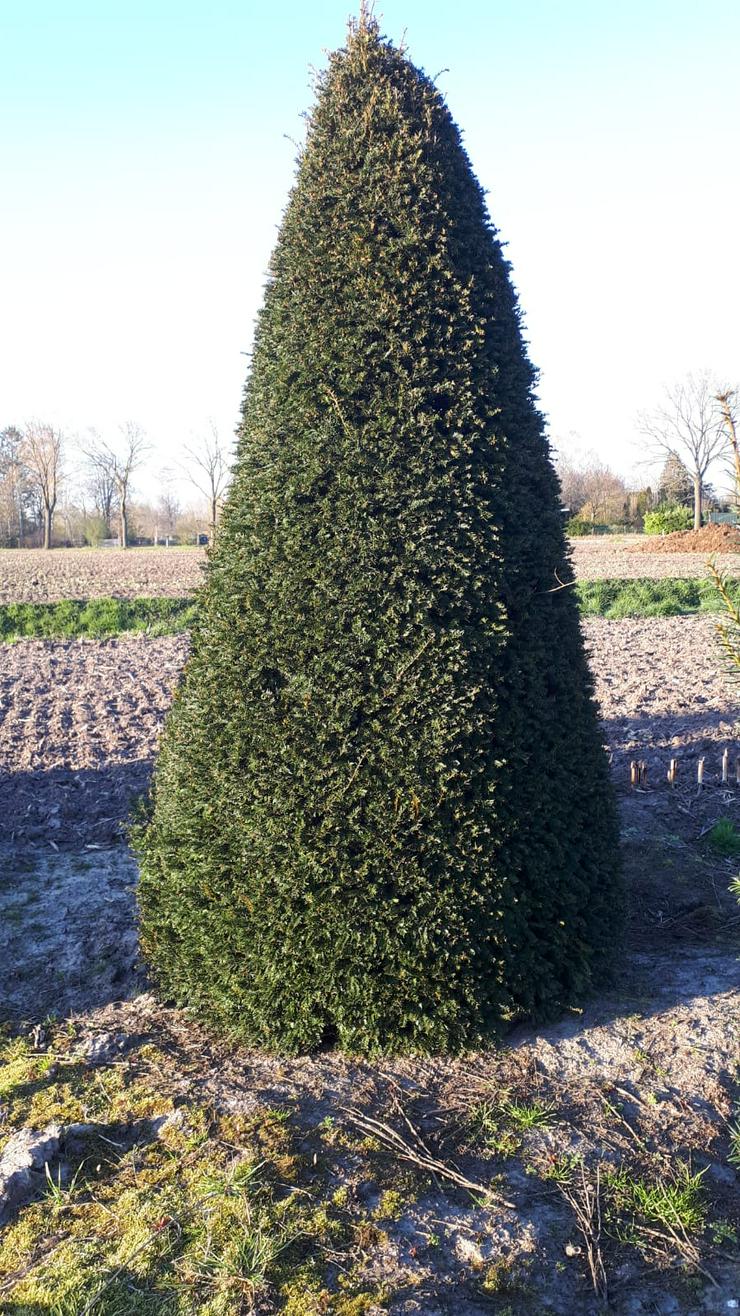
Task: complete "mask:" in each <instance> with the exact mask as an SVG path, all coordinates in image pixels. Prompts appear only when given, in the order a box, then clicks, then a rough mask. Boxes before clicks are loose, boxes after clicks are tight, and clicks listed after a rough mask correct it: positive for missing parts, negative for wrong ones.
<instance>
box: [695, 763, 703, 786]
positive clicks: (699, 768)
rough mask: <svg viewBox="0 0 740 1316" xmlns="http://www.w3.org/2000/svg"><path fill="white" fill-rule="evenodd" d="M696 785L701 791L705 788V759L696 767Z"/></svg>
mask: <svg viewBox="0 0 740 1316" xmlns="http://www.w3.org/2000/svg"><path fill="white" fill-rule="evenodd" d="M696 784H697V786H698V788H699V790H701V789H702V787H703V785H704V759H703V757H702V758H700V759H699V762H698V763H697V765H696Z"/></svg>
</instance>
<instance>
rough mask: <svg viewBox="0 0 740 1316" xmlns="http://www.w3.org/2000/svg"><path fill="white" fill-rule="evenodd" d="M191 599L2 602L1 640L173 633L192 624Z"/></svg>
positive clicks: (193, 609)
mask: <svg viewBox="0 0 740 1316" xmlns="http://www.w3.org/2000/svg"><path fill="white" fill-rule="evenodd" d="M194 612H195V605H194V603H193V600H192V599H62V600H61V602H59V603H4V604H2V605H0V640H1V641H4V642H5V643H8V642H9V641H12V640H21V639H31V638H37V639H77V638H88V639H91V640H101V639H105V638H106V637H110V636H112V635H120V634H122V633H123V632H125V631H147V632H148V633H149V634H150V635H171V634H173V633H174V632H177V631H183V630H186V629H187V628H188V626H190V625H191V623H192V620H193V616H194Z"/></svg>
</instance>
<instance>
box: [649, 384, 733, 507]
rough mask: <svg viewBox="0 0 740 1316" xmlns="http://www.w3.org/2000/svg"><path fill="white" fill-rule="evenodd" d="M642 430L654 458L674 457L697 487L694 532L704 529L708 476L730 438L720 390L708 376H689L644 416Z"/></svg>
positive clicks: (675, 385) (674, 386)
mask: <svg viewBox="0 0 740 1316" xmlns="http://www.w3.org/2000/svg"><path fill="white" fill-rule="evenodd" d="M639 427H640V429H641V431H642V433H643V434H644V435H645V437H646V438H647V439H648V440H649V442H650V445H651V448H652V453H653V456H659V455H660V456H663V457H667V456H673V457H676V458H677V459H678V460H679V461H680V462H681V463H682V464H683V466H685V468H686V470H687V471H688V473H689V475H690V476H691V479H692V481H693V485H694V529H695V530H699V529H700V528H701V520H702V506H703V502H704V492H705V487H706V480H707V472H708V470H709V468H710V466H711V465H712V463H713V462H714V461H716V460H717V458H719V457H721V456H722V453H723V451H724V449H725V448H726V446H727V434H726V431H725V428H724V425H723V422H722V414H721V411H720V408H719V405H718V402H717V389H716V386H715V385H714V384H713V382H712V379H711V376H710V375H709V374H707V373H706V372H704V373H702V374H699V375H687V376H686V379H684V380H679V382H678V383H676V384H673V385H672V386H671V387H670V388H666V390H665V401H664V403H663V404H662V405H661V406H660V407H656V408H655V410H654V411H650V412H643V413H642V414H641V415H640V417H639Z"/></svg>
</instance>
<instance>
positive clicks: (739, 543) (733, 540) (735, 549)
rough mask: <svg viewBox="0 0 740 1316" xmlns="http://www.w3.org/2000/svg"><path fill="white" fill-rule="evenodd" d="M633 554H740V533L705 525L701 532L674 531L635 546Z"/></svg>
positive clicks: (652, 536) (722, 526)
mask: <svg viewBox="0 0 740 1316" xmlns="http://www.w3.org/2000/svg"><path fill="white" fill-rule="evenodd" d="M629 551H630V552H631V553H740V532H738V531H737V530H736V529H735V527H734V526H729V525H705V526H702V528H701V530H674V532H673V534H670V535H650V536H649V538H648V539H647V540H645V541H644V542H642V543H639V544H634V545H633V546H632V547H631V548H630V550H629Z"/></svg>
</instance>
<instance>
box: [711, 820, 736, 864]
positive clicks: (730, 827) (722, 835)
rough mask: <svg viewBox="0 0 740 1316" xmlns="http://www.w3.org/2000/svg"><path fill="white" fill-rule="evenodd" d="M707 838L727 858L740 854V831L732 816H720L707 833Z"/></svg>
mask: <svg viewBox="0 0 740 1316" xmlns="http://www.w3.org/2000/svg"><path fill="white" fill-rule="evenodd" d="M707 840H708V841H709V844H710V845H711V846H713V848H714V849H715V850H716V851H717V853H718V854H721V855H724V856H725V858H728V859H729V858H731V857H732V856H733V855H737V854H740V832H738V830H737V828H736V827H735V824H734V823H733V822H732V820H731V819H730V818H719V819H718V820H717V822H716V823H715V824H714V827H712V829H711V831H709V832H708V833H707Z"/></svg>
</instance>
